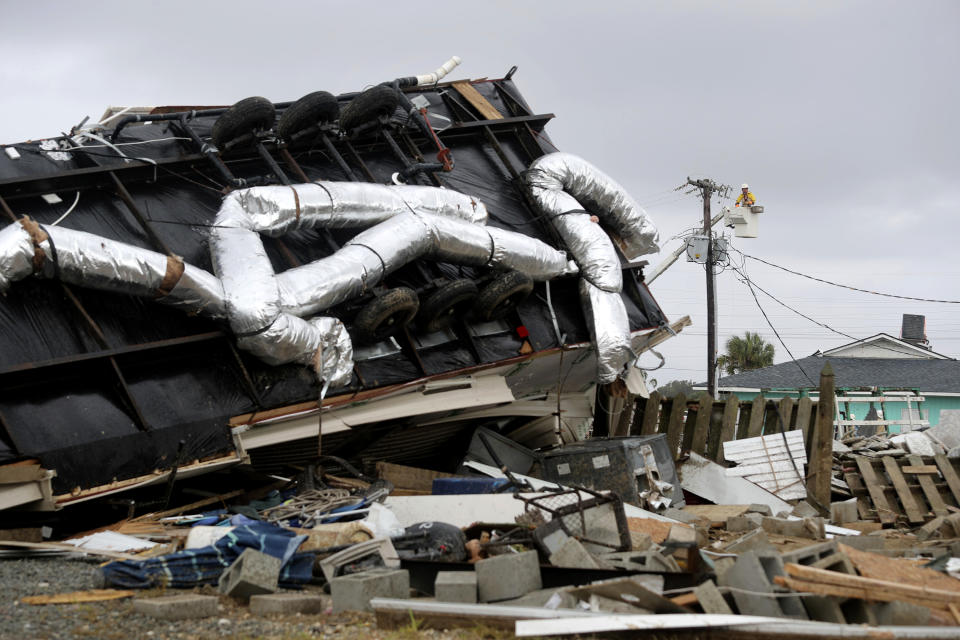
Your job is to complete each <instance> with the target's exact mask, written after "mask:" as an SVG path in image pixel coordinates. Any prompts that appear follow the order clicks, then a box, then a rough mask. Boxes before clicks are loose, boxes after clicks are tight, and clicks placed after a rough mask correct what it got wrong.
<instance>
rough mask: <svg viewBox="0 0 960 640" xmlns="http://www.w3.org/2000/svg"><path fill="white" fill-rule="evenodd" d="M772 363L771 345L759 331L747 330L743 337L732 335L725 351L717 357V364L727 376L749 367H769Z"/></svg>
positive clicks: (747, 369)
mask: <svg viewBox="0 0 960 640" xmlns="http://www.w3.org/2000/svg"><path fill="white" fill-rule="evenodd" d="M772 364H773V345H772V344H770V343H769V342H767V341H766V340H764V339H763V338H762V337H761V336H760V334H759V333H753V332H751V331H747V332H746V333H744V334H743V337H742V338H741V337H740V336H733V337H731V338H729V339H728V340H727V352H726V353H725V354H723V355H722V356H720V357H719V358H717V366H718V367H720V368H722V369H723V370H724V371H726V373H727V375H728V376H732V375H733V374H735V373H743V372H744V371H750V370H751V369H760V368H762V367H769V366H770V365H772Z"/></svg>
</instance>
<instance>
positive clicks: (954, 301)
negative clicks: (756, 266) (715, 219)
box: [734, 249, 960, 304]
mask: <svg viewBox="0 0 960 640" xmlns="http://www.w3.org/2000/svg"><path fill="white" fill-rule="evenodd" d="M734 251H736V252H737V253H739V254H741V255H742V256H743V257H745V258H750V259H751V260H756V261H757V262H762V263H763V264H765V265H768V266H771V267H774V268H777V269H780V270H781V271H786V272H787V273H792V274H793V275H795V276H800V277H801V278H807V279H808V280H815V281H817V282H822V283H823V284H829V285H831V286H834V287H840V288H841V289H849V290H851V291H859V292H860V293H869V294H872V295H875V296H883V297H884V298H897V299H898V300H915V301H917V302H938V303H943V304H960V300H936V299H932V298H915V297H913V296H899V295H896V294H893V293H881V292H879V291H871V290H870V289H860V288H858V287H851V286H850V285H846V284H840V283H838V282H831V281H830V280H824V279H823V278H817V277H815V276H809V275H807V274H805V273H800V272H799V271H794V270H793V269H788V268H786V267H781V266H780V265H778V264H773V263H772V262H767V261H766V260H764V259H763V258H758V257H756V256H751V255H749V254H747V253H743V252H742V251H740V250H739V249H734Z"/></svg>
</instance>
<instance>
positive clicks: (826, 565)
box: [812, 553, 857, 576]
mask: <svg viewBox="0 0 960 640" xmlns="http://www.w3.org/2000/svg"><path fill="white" fill-rule="evenodd" d="M812 566H813V568H814V569H826V570H827V571H837V572H839V573H846V574H848V575H851V576H855V575H857V570H856V569H855V568H854V566H853V563H852V562H850V558H848V557H847V554H845V553H835V554H833V555H830V556H827V557H826V558H821V559H820V560H817V561H816V562H814V563H813V565H812Z"/></svg>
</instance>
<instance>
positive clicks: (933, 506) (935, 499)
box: [900, 455, 950, 516]
mask: <svg viewBox="0 0 960 640" xmlns="http://www.w3.org/2000/svg"><path fill="white" fill-rule="evenodd" d="M907 460H908V461H909V462H910V464H909V465H907V466H904V467H902V468H901V469H900V470H901V471H903V472H904V473H912V474H915V475H916V476H917V481H918V482H919V483H920V488H921V489H923V495H924V496H925V497H926V499H927V502H929V503H930V510H931V511H933V515H935V516H946V515H949V513H950V512H949V511H947V505H946V504H945V503H944V502H943V498H942V497H941V496H940V491H939V490H938V489H937V485H936V484H935V483H934V481H933V478H931V477H930V476H929V475H928V474H930V473H939V472H938V471H937V467H936V465H932V464H928V465H925V464H923V458H921V457H920V456H915V455H914V456H909V457H908V458H907ZM908 469H910V471H908ZM913 469H922V471H913ZM927 469H932V471H927Z"/></svg>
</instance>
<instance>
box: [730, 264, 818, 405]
mask: <svg viewBox="0 0 960 640" xmlns="http://www.w3.org/2000/svg"><path fill="white" fill-rule="evenodd" d="M737 273H740V271H739V270H738V271H737ZM743 282H744V284H746V285H747V288H748V289H749V290H750V295H752V296H753V301H754V302H756V303H757V308H758V309H760V313H761V314H763V319H764V320H766V321H767V326H768V327H770V330H771V331H773V335H775V336H777V340H779V341H780V344H781V345H782V346H783V348H784V350H786V352H787V355H789V356H790V359H791V360H793V363H794V364H795V365H797V369H800V373H802V374H803V377H804V378H806V379H807V380H808V381H809V382H810V386H811V387H816V386H817V383H815V382H814V381H813V380H812V379H811V378H810V376H808V375H807V372H806V371H804V369H803V367H801V366H800V363H799V362H797V359H796V358H795V357H793V353H792V352H791V351H790V347H788V346H787V343H786V342H784V341H783V338H781V337H780V334H779V333H778V332H777V329H776V328H775V327H774V326H773V323H772V322H770V318H768V317H767V312H766V311H764V309H763V305H761V304H760V299H759V298H757V293H756V291H754V290H753V285H752V284H751V282H750V279H749V278H746V277H745V278H744V280H743Z"/></svg>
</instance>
